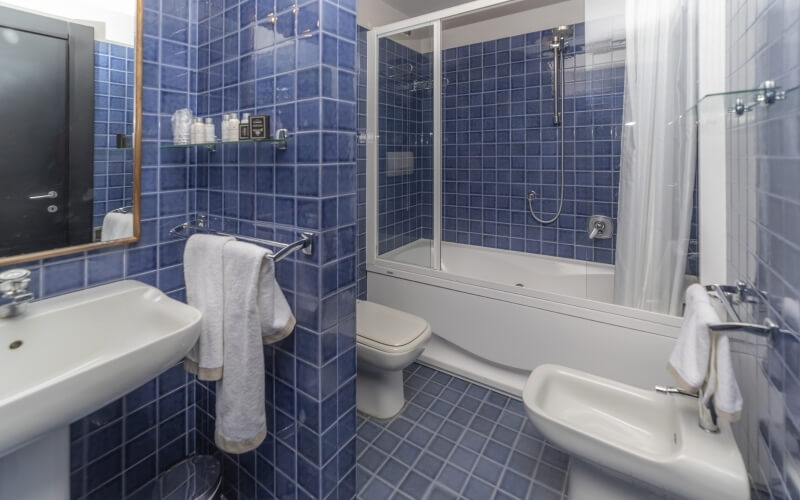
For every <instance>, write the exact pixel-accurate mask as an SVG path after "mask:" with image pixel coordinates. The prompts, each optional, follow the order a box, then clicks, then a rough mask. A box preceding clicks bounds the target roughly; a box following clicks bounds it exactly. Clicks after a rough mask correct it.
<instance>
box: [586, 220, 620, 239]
mask: <svg viewBox="0 0 800 500" xmlns="http://www.w3.org/2000/svg"><path fill="white" fill-rule="evenodd" d="M588 231H589V239H590V240H595V239H598V240H607V239H608V238H611V236H612V235H613V234H614V221H613V220H612V219H611V217H606V216H605V215H592V216H591V217H589V229H588Z"/></svg>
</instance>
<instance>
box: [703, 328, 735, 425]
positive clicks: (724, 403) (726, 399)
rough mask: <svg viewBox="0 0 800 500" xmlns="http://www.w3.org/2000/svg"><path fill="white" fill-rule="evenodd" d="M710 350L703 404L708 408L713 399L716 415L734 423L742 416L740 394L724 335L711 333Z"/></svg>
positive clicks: (728, 341) (728, 344) (727, 341)
mask: <svg viewBox="0 0 800 500" xmlns="http://www.w3.org/2000/svg"><path fill="white" fill-rule="evenodd" d="M711 337H712V346H713V347H712V349H711V363H710V369H709V375H708V383H707V384H706V388H705V390H704V392H703V403H705V405H706V406H709V402H710V401H711V399H712V398H713V404H714V408H715V409H716V410H717V415H718V416H720V417H722V418H725V419H726V420H729V421H731V422H735V421H737V420H739V418H740V417H741V415H742V404H743V401H742V393H741V391H739V384H738V383H737V382H736V374H735V373H734V372H733V361H732V360H731V348H730V340H728V336H727V335H724V334H717V333H715V332H712V333H711Z"/></svg>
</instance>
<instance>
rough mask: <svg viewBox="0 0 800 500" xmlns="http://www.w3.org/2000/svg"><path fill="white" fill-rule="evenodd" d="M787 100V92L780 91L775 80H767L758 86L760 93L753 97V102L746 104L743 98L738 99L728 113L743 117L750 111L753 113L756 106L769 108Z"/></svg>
mask: <svg viewBox="0 0 800 500" xmlns="http://www.w3.org/2000/svg"><path fill="white" fill-rule="evenodd" d="M784 99H786V91H785V90H782V89H780V88H779V87H778V86H777V85H775V82H774V81H773V80H765V81H763V82H761V85H759V86H758V92H756V94H755V95H754V96H753V100H752V101H751V102H745V100H744V99H742V98H741V97H739V98H737V99H736V102H735V103H734V105H733V106H731V107H729V108H728V113H734V114H736V115H737V116H742V115H743V114H745V113H747V112H748V111H752V110H753V109H755V107H756V106H759V105H764V104H766V105H767V106H769V105H771V104H775V103H776V102H778V101H782V100H784Z"/></svg>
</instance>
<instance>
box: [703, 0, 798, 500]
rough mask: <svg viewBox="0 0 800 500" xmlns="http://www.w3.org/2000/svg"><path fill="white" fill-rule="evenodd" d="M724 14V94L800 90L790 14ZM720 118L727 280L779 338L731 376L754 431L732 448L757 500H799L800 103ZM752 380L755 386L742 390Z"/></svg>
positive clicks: (731, 9) (743, 9)
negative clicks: (771, 85) (761, 304)
mask: <svg viewBox="0 0 800 500" xmlns="http://www.w3.org/2000/svg"><path fill="white" fill-rule="evenodd" d="M726 15H727V22H726V26H728V30H727V33H726V34H727V38H728V44H727V51H726V52H727V65H726V69H727V71H728V73H727V82H726V85H727V90H731V91H735V90H742V89H749V88H755V87H757V86H758V85H759V84H760V83H761V82H762V81H763V80H774V81H775V82H776V83H777V85H779V86H781V87H783V88H786V89H789V88H793V87H796V86H797V85H798V84H800V78H798V74H800V72H798V69H800V45H798V43H797V39H798V33H800V10H798V9H797V6H796V5H794V4H792V3H791V2H757V1H755V0H743V1H734V0H729V1H728V2H727V4H726ZM747 42H749V43H747ZM745 99H747V97H745ZM731 104H732V100H731ZM724 105H725V103H720V106H724ZM719 113H720V114H722V113H724V107H721V108H720V110H719ZM727 117H728V118H727V133H728V137H727V141H726V144H727V147H728V151H727V164H728V165H727V166H728V172H727V175H728V180H729V182H728V276H729V278H730V280H731V281H735V280H738V279H742V280H745V281H747V282H749V283H752V284H753V285H754V286H755V287H756V288H758V289H760V290H762V291H764V292H765V293H766V294H767V296H768V301H769V303H768V304H767V308H766V310H759V308H748V309H747V311H744V312H745V316H746V320H747V321H751V322H753V323H761V322H762V321H763V319H764V316H765V315H766V316H768V317H770V318H771V319H773V320H774V321H776V322H778V324H779V325H780V326H781V327H782V328H783V329H784V330H785V333H784V334H782V335H779V336H778V337H777V338H775V339H773V340H772V342H771V343H770V344H769V346H768V347H767V349H766V352H762V351H760V350H759V351H757V353H758V354H757V355H756V356H754V357H755V360H754V364H755V365H756V366H757V367H758V369H756V370H755V373H753V371H752V370H744V371H742V372H739V373H737V376H738V377H739V380H740V385H741V387H742V388H743V390H744V391H745V392H744V393H743V398H744V401H745V407H744V419H745V422H743V423H740V424H738V425H740V426H741V425H746V426H747V427H748V431H750V430H756V432H746V433H744V434H746V435H745V436H743V440H744V441H743V442H740V443H739V444H740V448H741V449H742V453H743V455H745V459H746V463H747V464H748V472H749V473H750V476H751V478H752V480H753V483H754V486H755V489H756V495H755V496H756V497H757V498H773V499H786V498H800V485H799V484H798V483H797V477H798V463H800V462H799V461H798V458H800V448H798V440H797V439H798V431H797V429H798V423H799V422H800V404H798V401H800V383H798V380H800V362H798V360H799V359H800V356H799V354H800V351H798V346H799V345H800V313H799V312H798V311H800V306H798V304H799V303H800V271H798V270H799V269H800V266H798V262H800V231H798V230H797V220H798V219H797V217H798V216H800V191H799V190H798V189H797V187H798V185H800V184H799V183H800V148H798V142H797V141H796V140H794V138H792V139H791V140H789V139H788V138H789V136H794V135H796V123H797V120H798V118H799V117H800V100H798V97H797V95H796V93H795V92H790V93H789V94H788V95H787V98H786V100H785V101H780V102H779V103H777V104H774V105H771V106H759V107H756V108H755V109H754V110H752V111H751V112H749V113H746V114H745V115H744V116H741V117H738V116H736V115H735V114H728V115H727ZM784 138H786V140H784ZM745 144H752V145H753V146H752V147H751V148H749V147H744V145H745ZM745 352H750V350H749V349H748V350H745ZM753 375H755V376H756V377H757V380H756V381H751V382H750V383H748V384H743V383H741V380H743V379H744V378H745V377H747V378H752V377H753ZM748 388H753V389H755V390H752V391H749V390H747V389H748Z"/></svg>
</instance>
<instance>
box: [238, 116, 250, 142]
mask: <svg viewBox="0 0 800 500" xmlns="http://www.w3.org/2000/svg"><path fill="white" fill-rule="evenodd" d="M239 140H240V141H248V140H250V113H245V114H244V115H242V121H241V122H240V123H239Z"/></svg>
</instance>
